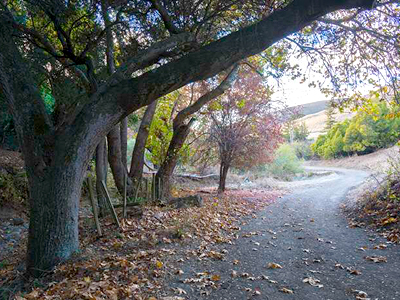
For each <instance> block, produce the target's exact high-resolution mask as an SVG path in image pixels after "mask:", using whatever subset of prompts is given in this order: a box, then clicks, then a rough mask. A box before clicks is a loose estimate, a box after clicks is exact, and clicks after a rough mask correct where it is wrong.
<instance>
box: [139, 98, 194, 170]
mask: <svg viewBox="0 0 400 300" xmlns="http://www.w3.org/2000/svg"><path fill="white" fill-rule="evenodd" d="M178 97H179V92H173V93H170V94H168V95H166V96H165V97H162V98H161V99H160V100H159V101H158V105H157V110H156V112H155V115H154V118H153V121H152V123H151V126H150V131H149V137H148V138H147V143H146V149H147V150H148V152H146V154H145V155H146V158H147V159H148V160H150V161H151V162H152V163H153V165H155V166H159V165H161V164H162V163H163V161H164V159H165V156H166V155H167V151H168V146H169V144H170V142H171V139H172V135H173V126H172V120H173V117H171V115H173V114H174V113H176V111H174V107H175V106H176V105H175V102H176V101H177V100H178ZM190 155H191V150H190V147H189V145H187V144H184V145H183V146H182V148H181V150H180V151H179V162H180V163H185V162H187V161H188V159H189V157H190Z"/></svg>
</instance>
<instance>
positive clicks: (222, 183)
mask: <svg viewBox="0 0 400 300" xmlns="http://www.w3.org/2000/svg"><path fill="white" fill-rule="evenodd" d="M228 171H229V164H228V163H226V162H224V161H221V165H220V168H219V184H218V193H223V192H225V188H226V177H227V175H228Z"/></svg>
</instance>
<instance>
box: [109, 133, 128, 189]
mask: <svg viewBox="0 0 400 300" xmlns="http://www.w3.org/2000/svg"><path fill="white" fill-rule="evenodd" d="M107 142H108V161H109V163H110V167H111V172H112V174H113V177H114V182H115V186H116V187H117V189H118V192H119V193H120V194H121V195H123V193H124V176H125V174H126V167H124V166H123V164H122V154H121V134H120V127H119V125H116V126H114V128H113V129H112V130H111V131H110V133H109V134H108V135H107ZM128 184H129V182H128Z"/></svg>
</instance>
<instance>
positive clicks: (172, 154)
mask: <svg viewBox="0 0 400 300" xmlns="http://www.w3.org/2000/svg"><path fill="white" fill-rule="evenodd" d="M193 122H194V119H192V120H190V122H189V123H188V124H182V125H180V126H178V127H175V128H174V133H173V135H172V139H171V142H170V144H169V147H168V150H167V155H166V157H165V160H164V162H163V163H162V165H161V167H160V168H159V169H158V171H157V174H156V198H157V199H165V200H168V199H169V198H170V195H171V176H172V174H173V173H174V169H175V167H176V163H177V162H178V158H179V151H180V150H181V148H182V146H183V144H184V143H185V140H186V138H187V136H188V134H189V132H190V127H191V126H192V124H193Z"/></svg>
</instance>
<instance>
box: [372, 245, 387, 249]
mask: <svg viewBox="0 0 400 300" xmlns="http://www.w3.org/2000/svg"><path fill="white" fill-rule="evenodd" d="M386 248H387V245H385V244H379V245H376V246H374V249H379V250H383V249H386Z"/></svg>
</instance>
